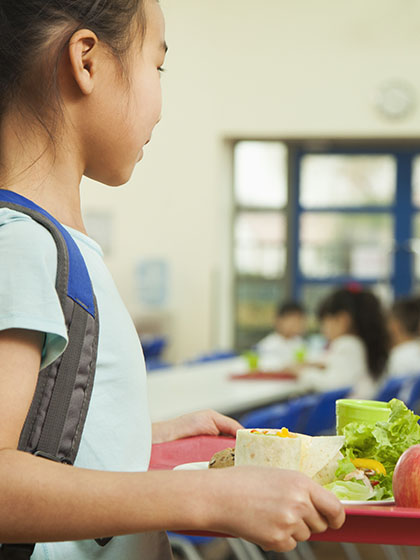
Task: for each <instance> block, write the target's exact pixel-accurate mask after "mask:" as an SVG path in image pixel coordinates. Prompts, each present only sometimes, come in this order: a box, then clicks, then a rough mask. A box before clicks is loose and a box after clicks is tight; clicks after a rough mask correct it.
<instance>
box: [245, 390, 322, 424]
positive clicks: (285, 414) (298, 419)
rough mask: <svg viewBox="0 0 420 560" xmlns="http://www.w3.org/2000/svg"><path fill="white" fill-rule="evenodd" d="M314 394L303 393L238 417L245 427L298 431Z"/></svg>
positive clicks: (315, 399) (312, 402) (314, 398)
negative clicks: (289, 399)
mask: <svg viewBox="0 0 420 560" xmlns="http://www.w3.org/2000/svg"><path fill="white" fill-rule="evenodd" d="M316 401H317V397H316V396H315V395H305V396H303V397H300V398H297V399H293V400H291V401H288V402H284V403H279V404H273V405H270V406H265V407H263V408H259V409H257V410H253V411H252V412H249V413H248V414H246V415H244V416H243V417H242V418H240V422H241V424H242V425H243V426H244V427H245V428H274V429H280V428H283V427H286V428H288V429H289V430H290V431H292V432H300V431H301V428H302V425H303V424H304V423H305V419H306V416H307V414H308V413H309V410H310V409H311V408H312V407H313V406H314V405H315V403H316Z"/></svg>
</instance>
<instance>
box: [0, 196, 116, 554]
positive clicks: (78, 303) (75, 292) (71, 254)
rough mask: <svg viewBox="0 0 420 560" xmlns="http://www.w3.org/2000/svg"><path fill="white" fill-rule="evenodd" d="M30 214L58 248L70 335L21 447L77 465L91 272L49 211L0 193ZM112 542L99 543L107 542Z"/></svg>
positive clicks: (44, 379) (92, 310)
mask: <svg viewBox="0 0 420 560" xmlns="http://www.w3.org/2000/svg"><path fill="white" fill-rule="evenodd" d="M1 207H7V208H10V209H11V210H16V211H18V212H22V213H24V214H27V215H28V216H30V217H31V218H32V219H33V220H35V221H36V222H38V223H39V224H41V225H42V226H44V227H45V228H46V229H47V230H48V231H49V232H50V233H51V235H52V237H53V238H54V241H55V244H56V247H57V257H58V260H57V277H56V290H57V294H58V297H59V299H60V303H61V306H62V309H63V314H64V318H65V323H66V328H67V332H68V339H69V342H68V345H67V347H66V349H65V351H64V353H63V354H62V355H61V356H59V357H58V358H57V359H56V360H55V361H54V362H53V363H52V364H50V365H49V366H47V367H46V368H44V369H42V370H41V371H40V372H39V376H38V382H37V385H36V389H35V393H34V397H33V400H32V403H31V406H30V409H29V412H28V415H27V417H26V420H25V423H24V426H23V429H22V433H21V435H20V439H19V445H18V449H20V450H21V451H26V452H28V453H32V454H34V455H38V456H40V457H44V458H46V459H50V460H52V461H57V462H60V463H67V464H69V465H73V464H74V461H75V458H76V455H77V452H78V449H79V445H80V440H81V436H82V431H83V427H84V423H85V420H86V415H87V410H88V407H89V401H90V397H91V394H92V388H93V380H94V376H95V369H96V357H97V348H98V335H99V318H98V311H97V305H96V298H95V295H94V292H93V288H92V283H91V281H90V277H89V273H88V270H87V267H86V264H85V262H84V259H83V257H82V254H81V253H80V250H79V248H78V247H77V245H76V243H75V242H74V240H73V239H72V237H71V236H70V234H69V233H68V232H67V230H66V229H65V228H64V227H63V226H62V225H61V224H60V223H59V222H57V220H56V219H55V218H53V217H52V216H51V215H50V214H48V212H46V211H45V210H43V209H42V208H40V207H39V206H37V205H36V204H34V203H33V202H32V201H30V200H28V199H26V198H25V197H23V196H21V195H19V194H17V193H14V192H12V191H6V190H4V189H0V208H1ZM105 541H106V542H108V539H104V540H101V539H99V540H98V544H101V545H103V544H106V542H105ZM34 546H35V545H34V544H26V545H3V546H2V547H1V548H0V558H2V559H4V560H6V559H10V560H12V559H16V560H17V559H19V560H21V559H22V560H26V559H27V558H30V556H31V554H32V552H33V549H34Z"/></svg>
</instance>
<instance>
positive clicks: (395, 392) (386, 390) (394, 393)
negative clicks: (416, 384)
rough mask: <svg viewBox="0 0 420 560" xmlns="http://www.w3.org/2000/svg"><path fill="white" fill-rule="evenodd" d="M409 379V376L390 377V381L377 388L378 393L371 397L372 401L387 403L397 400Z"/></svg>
mask: <svg viewBox="0 0 420 560" xmlns="http://www.w3.org/2000/svg"><path fill="white" fill-rule="evenodd" d="M410 379H412V377H411V376H404V377H391V378H390V379H387V380H385V382H384V383H382V385H381V386H380V387H379V389H378V392H377V393H376V395H375V396H374V397H373V400H375V401H384V402H388V401H390V400H391V399H395V398H399V394H400V392H401V389H402V387H403V385H404V384H405V383H406V382H407V381H409V380H410Z"/></svg>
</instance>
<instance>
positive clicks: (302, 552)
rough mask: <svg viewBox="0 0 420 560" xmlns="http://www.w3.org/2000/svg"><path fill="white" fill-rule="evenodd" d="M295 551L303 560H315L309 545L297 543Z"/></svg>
mask: <svg viewBox="0 0 420 560" xmlns="http://www.w3.org/2000/svg"><path fill="white" fill-rule="evenodd" d="M296 550H297V552H298V554H299V556H300V557H301V558H302V559H303V560H316V554H315V553H314V551H313V549H312V547H311V545H310V543H308V542H298V543H297V547H296Z"/></svg>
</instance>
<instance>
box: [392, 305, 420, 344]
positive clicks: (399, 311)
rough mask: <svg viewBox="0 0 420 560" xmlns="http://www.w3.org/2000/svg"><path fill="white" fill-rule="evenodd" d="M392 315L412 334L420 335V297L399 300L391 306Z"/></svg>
mask: <svg viewBox="0 0 420 560" xmlns="http://www.w3.org/2000/svg"><path fill="white" fill-rule="evenodd" d="M391 316H392V317H395V319H397V321H399V322H400V323H401V325H402V327H403V328H404V330H405V331H406V332H407V333H408V334H410V335H412V336H419V335H420V298H419V297H410V298H404V299H399V300H397V301H396V302H395V303H394V305H393V306H392V307H391Z"/></svg>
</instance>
